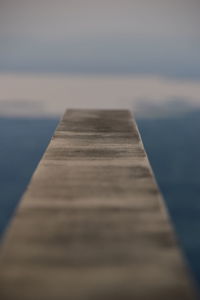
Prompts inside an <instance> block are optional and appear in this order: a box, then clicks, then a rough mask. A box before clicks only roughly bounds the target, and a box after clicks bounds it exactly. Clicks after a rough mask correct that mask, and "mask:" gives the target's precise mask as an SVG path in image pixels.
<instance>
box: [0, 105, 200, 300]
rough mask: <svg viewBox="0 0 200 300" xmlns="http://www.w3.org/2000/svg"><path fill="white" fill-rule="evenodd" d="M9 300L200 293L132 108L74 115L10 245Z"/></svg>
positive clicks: (174, 297)
mask: <svg viewBox="0 0 200 300" xmlns="http://www.w3.org/2000/svg"><path fill="white" fill-rule="evenodd" d="M0 299H1V300H36V299H40V300H133V299H134V300H146V299H152V300H179V299H180V300H194V299H196V295H195V292H194V287H193V283H192V280H191V278H190V274H189V271H188V269H187V267H186V264H185V261H184V259H183V256H182V254H181V251H180V249H179V247H178V245H177V242H176V238H175V235H174V231H173V228H172V226H171V223H170V220H169V217H168V214H167V211H166V208H165V206H164V202H163V199H162V197H161V195H160V193H159V191H158V188H157V185H156V183H155V179H154V176H153V174H152V170H151V167H150V165H149V162H148V159H147V156H146V153H145V151H144V148H143V145H142V142H141V139H140V136H139V134H138V130H137V127H136V124H135V123H134V121H133V119H132V116H131V114H130V112H128V111H126V110H110V111H106V110H105V111H104V110H68V111H67V112H66V114H65V115H64V117H63V119H62V120H61V122H60V124H59V126H58V128H57V129H56V131H55V134H54V136H53V137H52V140H51V142H50V144H49V146H48V148H47V150H46V152H45V154H44V156H43V158H42V160H41V162H40V163H39V165H38V168H37V169H36V171H35V173H34V175H33V177H32V180H31V182H30V184H29V186H28V188H27V191H26V193H25V195H24V197H23V198H22V200H21V202H20V205H19V207H18V209H17V211H16V215H15V216H14V218H13V221H12V222H11V225H10V227H9V228H8V230H7V233H6V235H5V238H4V241H3V244H2V246H1V258H0Z"/></svg>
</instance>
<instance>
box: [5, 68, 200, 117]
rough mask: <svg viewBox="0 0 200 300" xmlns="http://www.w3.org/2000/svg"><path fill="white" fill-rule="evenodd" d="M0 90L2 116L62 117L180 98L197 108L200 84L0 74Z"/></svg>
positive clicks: (159, 79)
mask: <svg viewBox="0 0 200 300" xmlns="http://www.w3.org/2000/svg"><path fill="white" fill-rule="evenodd" d="M0 91H1V93H0V115H1V116H61V115H62V114H63V113H64V111H65V109H66V108H106V109H108V108H128V109H133V108H134V109H136V108H138V103H139V104H140V103H143V101H144V100H145V101H146V102H148V103H151V105H153V104H159V105H160V106H161V105H162V106H163V107H166V106H165V104H166V103H167V102H168V101H169V100H170V101H171V100H172V99H183V100H185V101H187V102H188V103H189V105H190V106H191V105H193V106H194V107H195V106H200V82H199V81H186V80H184V81H179V80H169V79H166V78H162V77H152V76H146V77H145V76H135V77H134V76H133V77H132V76H115V77H109V76H107V77H106V76H102V77H101V76H96V77H95V76H92V77H86V76H83V77H81V76H66V75H65V76H64V75H55V74H54V75H53V74H52V75H41V74H40V75H38V74H37V75H33V74H32V75H31V74H21V75H19V74H18V75H17V74H16V75H14V74H7V75H5V74H1V75H0ZM136 105H137V106H136ZM179 107H180V105H179ZM185 107H186V106H185V105H184V109H185Z"/></svg>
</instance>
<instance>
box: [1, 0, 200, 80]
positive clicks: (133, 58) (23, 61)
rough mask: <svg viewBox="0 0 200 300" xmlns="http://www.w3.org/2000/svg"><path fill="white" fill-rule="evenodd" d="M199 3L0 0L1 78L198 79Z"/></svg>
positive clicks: (185, 0)
mask: <svg viewBox="0 0 200 300" xmlns="http://www.w3.org/2000/svg"><path fill="white" fill-rule="evenodd" d="M199 15H200V1H199V0H168V1H166V0H101V1H99V0H65V1H64V0H57V1H54V0H34V1H32V0H0V72H13V71H14V72H18V71H26V72H41V73H42V72H43V73H45V72H57V73H60V72H63V73H69V74H72V73H73V74H74V73H75V74H77V73H78V74H91V73H92V74H93V73H95V74H115V75H118V74H150V75H160V76H167V77H171V78H192V79H199V78H200V59H199V53H200V30H199V29H200V26H199V25H200V18H199Z"/></svg>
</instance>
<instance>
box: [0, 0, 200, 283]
mask: <svg viewBox="0 0 200 300" xmlns="http://www.w3.org/2000/svg"><path fill="white" fill-rule="evenodd" d="M199 15H200V1H199V0H168V1H165V0H101V1H97V0H57V1H53V0H34V1H31V0H0V233H1V235H2V234H3V232H4V231H5V228H6V226H7V225H8V222H9V220H10V219H11V216H12V214H13V212H14V209H15V207H16V205H17V203H18V202H19V199H20V197H21V195H22V193H23V192H24V190H25V188H26V186H27V184H28V181H29V179H30V177H31V175H32V173H33V171H34V169H35V167H36V166H37V164H38V161H39V160H40V158H41V155H42V154H43V152H44V150H45V148H46V146H47V144H48V142H49V140H50V137H51V135H52V134H53V131H54V129H55V127H56V125H57V123H58V120H59V118H60V117H61V115H62V114H63V113H64V110H65V109H66V108H69V107H79V108H86V107H89V108H129V109H131V110H132V111H133V113H134V115H135V117H136V119H137V122H138V125H139V129H140V132H141V135H142V139H143V141H144V145H145V148H146V151H147V153H148V156H149V159H150V163H151V165H152V168H153V170H154V173H155V176H156V178H157V181H158V184H159V187H160V189H161V191H162V193H163V196H164V199H165V203H166V205H167V206H168V208H169V212H170V215H171V218H172V221H173V223H174V225H175V228H176V232H177V234H178V238H179V241H180V243H181V246H182V248H183V251H184V253H185V255H186V257H187V259H188V262H189V264H190V266H191V268H192V270H193V272H194V275H195V277H196V279H197V281H198V283H199V285H200V259H199V253H200V239H199V233H200V201H199V200H200V158H199V155H200V139H199V132H200V57H199V53H200V18H199Z"/></svg>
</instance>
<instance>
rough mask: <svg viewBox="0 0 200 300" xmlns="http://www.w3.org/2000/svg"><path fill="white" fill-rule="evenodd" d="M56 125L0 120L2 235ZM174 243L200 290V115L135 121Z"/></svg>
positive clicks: (47, 121) (52, 121)
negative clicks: (169, 219)
mask: <svg viewBox="0 0 200 300" xmlns="http://www.w3.org/2000/svg"><path fill="white" fill-rule="evenodd" d="M57 122H58V120H57V119H19V118H0V141H1V144H0V234H1V235H2V234H3V232H4V230H5V228H6V226H7V224H8V223H9V220H10V219H11V217H12V214H13V212H14V209H15V207H16V205H17V203H18V202H19V199H20V197H21V195H22V194H23V192H24V190H25V188H26V186H27V184H28V182H29V180H30V177H31V175H32V174H33V172H34V169H35V168H36V166H37V164H38V161H39V160H40V158H41V156H42V154H43V152H44V150H45V149H46V146H47V144H48V142H49V140H50V137H51V135H52V133H53V131H54V129H55V127H56V125H57ZM138 125H139V129H140V131H141V135H142V138H143V141H144V144H145V148H146V150H147V153H148V156H149V159H150V162H151V165H152V167H153V170H154V173H155V175H156V178H157V181H158V183H159V186H160V189H161V191H162V193H163V195H164V198H165V201H166V204H167V206H168V208H169V211H170V214H171V217H172V220H173V223H174V225H175V228H176V231H177V233H178V238H179V240H180V243H181V245H182V247H183V250H184V252H185V255H186V256H187V258H188V261H189V262H190V265H191V267H192V269H193V271H194V273H195V276H196V278H197V280H198V282H199V285H200V259H199V253H200V239H199V232H200V202H199V198H200V197H199V195H200V171H199V170H200V159H199V154H200V139H199V132H200V111H199V112H193V113H190V114H186V115H185V116H183V117H182V118H175V117H173V118H166V119H160V120H159V119H153V120H151V119H138Z"/></svg>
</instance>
